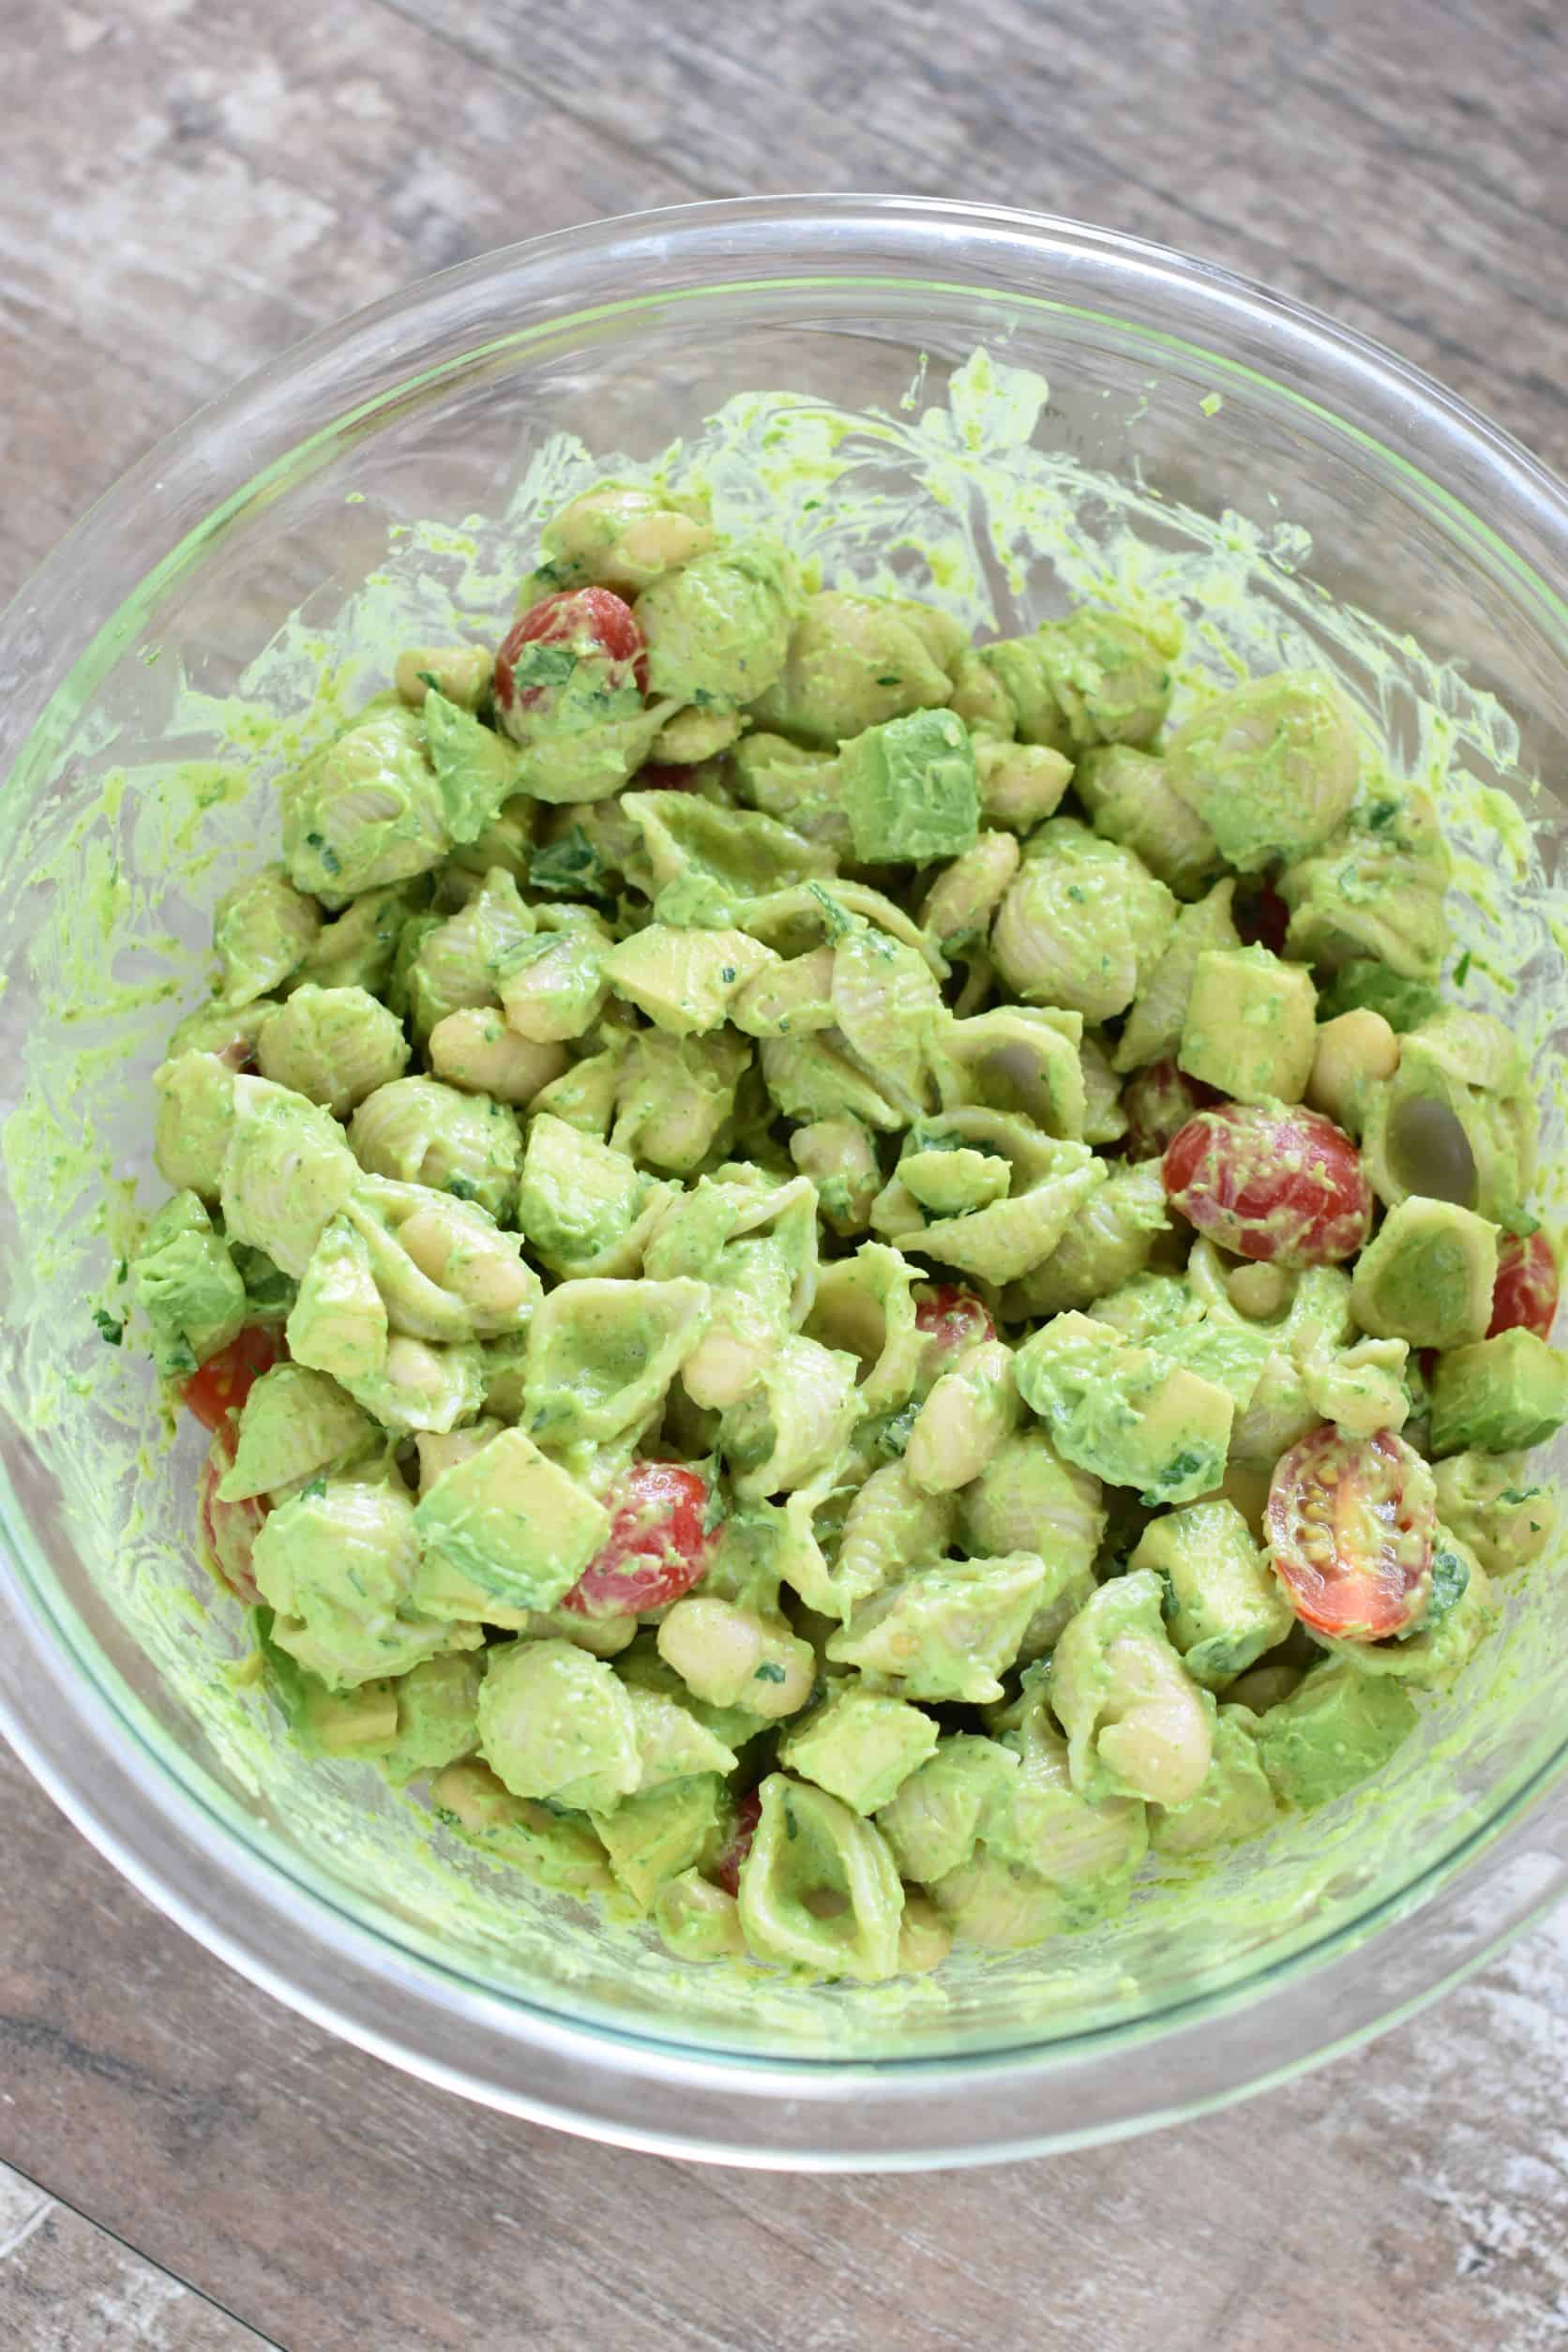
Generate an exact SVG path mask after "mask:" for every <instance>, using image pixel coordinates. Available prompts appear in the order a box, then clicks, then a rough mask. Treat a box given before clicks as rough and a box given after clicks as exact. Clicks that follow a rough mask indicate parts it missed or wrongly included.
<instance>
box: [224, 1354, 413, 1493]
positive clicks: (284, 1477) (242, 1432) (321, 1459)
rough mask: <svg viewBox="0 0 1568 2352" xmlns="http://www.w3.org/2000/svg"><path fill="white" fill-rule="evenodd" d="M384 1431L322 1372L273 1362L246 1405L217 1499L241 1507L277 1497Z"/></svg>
mask: <svg viewBox="0 0 1568 2352" xmlns="http://www.w3.org/2000/svg"><path fill="white" fill-rule="evenodd" d="M379 1437H380V1432H379V1431H378V1430H377V1428H376V1426H375V1425H374V1423H373V1422H372V1421H371V1420H370V1419H369V1416H368V1415H367V1414H365V1413H363V1412H361V1411H360V1410H359V1407H358V1406H357V1405H356V1404H355V1403H354V1399H353V1397H352V1396H345V1395H344V1394H343V1392H342V1390H341V1389H340V1388H339V1386H338V1383H337V1381H336V1380H328V1379H327V1377H326V1375H325V1373H324V1372H312V1371H309V1370H308V1369H307V1368H306V1366H305V1365H304V1364H274V1365H273V1367H272V1370H271V1371H270V1372H264V1373H263V1375H262V1377H261V1379H260V1380H257V1381H256V1383H255V1385H254V1386H253V1387H252V1389H251V1391H250V1394H249V1396H248V1397H247V1398H246V1400H245V1405H244V1408H243V1410H242V1411H241V1413H240V1417H239V1438H238V1441H237V1443H236V1445H235V1448H234V1463H233V1465H232V1467H231V1468H230V1469H229V1470H226V1471H225V1472H224V1474H223V1476H222V1478H221V1479H220V1480H219V1487H218V1494H219V1501H222V1502H243V1501H245V1500H247V1499H248V1498H249V1496H251V1495H268V1494H275V1493H276V1492H277V1491H278V1489H279V1487H280V1486H292V1485H294V1482H295V1480H296V1479H301V1478H312V1477H314V1475H315V1474H316V1472H317V1471H318V1470H327V1469H335V1468H339V1467H340V1466H341V1465H342V1464H344V1463H347V1462H351V1461H354V1460H355V1459H356V1458H358V1457H360V1456H363V1455H366V1454H368V1453H370V1452H373V1451H374V1449H375V1447H376V1445H377V1442H378V1440H379Z"/></svg>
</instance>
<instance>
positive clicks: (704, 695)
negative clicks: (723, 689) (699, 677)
mask: <svg viewBox="0 0 1568 2352" xmlns="http://www.w3.org/2000/svg"><path fill="white" fill-rule="evenodd" d="M691 700H692V706H693V708H694V709H696V710H699V711H711V710H712V709H713V706H714V704H715V703H716V701H717V700H718V697H717V695H716V694H710V693H709V691H708V689H707V687H706V686H693V687H692V689H691Z"/></svg>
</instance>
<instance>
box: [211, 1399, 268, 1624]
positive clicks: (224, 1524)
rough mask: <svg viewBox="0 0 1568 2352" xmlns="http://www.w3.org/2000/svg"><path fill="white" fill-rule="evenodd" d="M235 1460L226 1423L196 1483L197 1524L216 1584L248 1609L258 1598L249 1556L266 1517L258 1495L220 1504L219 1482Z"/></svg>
mask: <svg viewBox="0 0 1568 2352" xmlns="http://www.w3.org/2000/svg"><path fill="white" fill-rule="evenodd" d="M233 1461H234V1423H233V1422H232V1421H225V1422H223V1423H221V1424H220V1425H219V1427H218V1428H217V1429H215V1430H214V1431H213V1439H212V1443H211V1445H209V1446H208V1448H207V1458H206V1460H205V1461H204V1463H203V1464H202V1474H201V1477H200V1478H199V1479H198V1480H197V1482H196V1525H197V1528H198V1530H199V1531H200V1534H201V1539H202V1559H203V1561H204V1564H205V1566H206V1567H207V1568H208V1569H209V1570H210V1571H211V1573H212V1574H213V1576H216V1577H217V1578H218V1581H219V1584H221V1585H223V1586H224V1587H226V1589H227V1590H228V1591H230V1592H232V1593H233V1594H234V1598H235V1600H236V1601H243V1602H244V1603H245V1605H246V1606H247V1607H248V1608H249V1607H252V1606H254V1605H255V1603H256V1602H257V1601H259V1600H260V1599H261V1597H262V1596H261V1594H260V1592H259V1591H257V1589H256V1579H255V1577H254V1576H252V1575H251V1573H250V1553H251V1548H252V1546H253V1545H254V1544H255V1541H256V1534H257V1530H259V1528H260V1527H261V1524H262V1521H263V1520H264V1518H265V1517H266V1515H267V1505H266V1503H265V1502H264V1500H263V1499H262V1497H261V1496H260V1495H251V1496H249V1497H248V1498H247V1499H246V1500H245V1501H244V1502H220V1501H219V1498H218V1482H219V1479H220V1478H221V1477H222V1475H223V1473H224V1471H225V1470H228V1469H229V1467H230V1465H231V1464H232V1463H233Z"/></svg>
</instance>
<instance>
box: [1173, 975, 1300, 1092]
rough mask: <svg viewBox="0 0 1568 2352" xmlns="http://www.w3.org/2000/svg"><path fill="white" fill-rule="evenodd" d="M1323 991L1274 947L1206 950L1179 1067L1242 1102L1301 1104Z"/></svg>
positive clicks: (1194, 978) (1190, 1000)
mask: <svg viewBox="0 0 1568 2352" xmlns="http://www.w3.org/2000/svg"><path fill="white" fill-rule="evenodd" d="M1317 1009H1318V991H1317V989H1316V988H1314V987H1313V985H1312V976H1311V974H1310V972H1307V971H1306V970H1305V969H1304V967H1303V966H1302V965H1301V964H1288V963H1284V962H1282V961H1281V959H1280V958H1279V957H1277V956H1272V955H1271V954H1270V953H1269V951H1268V949H1267V948H1266V947H1236V948H1223V947H1221V948H1215V947H1209V948H1205V949H1204V951H1203V953H1202V954H1201V955H1200V956H1199V958H1198V962H1197V964H1196V965H1195V967H1194V969H1193V976H1192V993H1191V995H1190V996H1189V997H1188V999H1187V1013H1186V1019H1185V1021H1184V1024H1183V1028H1182V1044H1181V1049H1180V1051H1179V1053H1178V1054H1177V1057H1176V1059H1177V1064H1178V1066H1179V1067H1180V1068H1181V1069H1183V1070H1184V1071H1185V1072H1186V1074H1187V1076H1188V1078H1198V1079H1199V1080H1200V1081H1201V1082H1202V1083H1203V1084H1204V1085H1206V1086H1215V1087H1217V1088H1218V1089H1219V1091H1220V1093H1222V1094H1229V1095H1231V1096H1232V1097H1233V1098H1234V1099H1235V1100H1236V1101H1237V1102H1239V1103H1266V1102H1270V1101H1279V1102H1286V1103H1299V1102H1300V1101H1301V1098H1302V1095H1303V1093H1304V1092H1305V1089H1306V1081H1307V1079H1308V1078H1310V1077H1311V1075H1312V1056H1313V1052H1314V1049H1315V1048H1316V1045H1317Z"/></svg>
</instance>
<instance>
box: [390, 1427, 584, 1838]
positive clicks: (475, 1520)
mask: <svg viewBox="0 0 1568 2352" xmlns="http://www.w3.org/2000/svg"><path fill="white" fill-rule="evenodd" d="M415 1523H416V1526H417V1530H418V1534H419V1540H420V1542H421V1544H422V1545H424V1551H425V1556H424V1560H423V1561H422V1562H421V1565H420V1570H419V1576H418V1578H417V1581H416V1588H415V1589H416V1594H417V1597H418V1601H419V1605H420V1606H421V1607H422V1608H425V1609H428V1610H432V1611H438V1610H440V1609H443V1608H445V1607H446V1606H448V1601H447V1595H446V1585H447V1581H448V1579H450V1578H453V1577H455V1578H457V1579H458V1581H459V1583H460V1584H466V1585H469V1586H471V1587H473V1588H475V1589H476V1591H478V1592H479V1593H480V1594H489V1595H491V1596H493V1597H494V1598H495V1599H496V1600H498V1601H500V1602H502V1603H503V1604H504V1605H505V1606H506V1607H508V1608H522V1609H549V1608H553V1607H554V1606H555V1604H556V1602H557V1601H559V1600H561V1599H562V1598H563V1596H564V1595H565V1593H567V1592H569V1591H570V1590H571V1588H572V1586H573V1585H574V1584H575V1583H576V1582H577V1580H578V1578H579V1576H580V1575H581V1574H582V1571H583V1570H584V1568H586V1567H587V1565H588V1562H589V1561H590V1560H592V1559H593V1557H594V1555H595V1553H596V1551H598V1550H599V1548H600V1546H601V1545H603V1543H604V1540H605V1538H606V1537H607V1536H608V1534H609V1533H610V1514H609V1512H608V1511H607V1510H606V1509H605V1507H604V1505H603V1504H602V1503H601V1502H598V1501H596V1500H595V1498H594V1497H593V1496H592V1495H591V1494H589V1493H588V1492H587V1491H586V1489H585V1488H583V1487H581V1486H580V1485H578V1484H577V1482H576V1480H575V1479H572V1478H568V1477H567V1475H566V1473H565V1470H560V1469H558V1468H557V1467H556V1465H555V1464H554V1463H553V1462H551V1461H550V1460H549V1459H547V1457H546V1456H545V1455H543V1454H541V1453H540V1452H539V1449H538V1447H537V1446H536V1445H535V1443H534V1440H533V1439H532V1438H530V1437H527V1436H525V1435H524V1433H523V1432H522V1430H520V1429H504V1430H503V1431H502V1432H501V1435H500V1436H499V1437H498V1438H494V1439H492V1440H491V1441H490V1444H489V1445H487V1446H482V1447H481V1448H480V1449H479V1451H478V1452H477V1453H476V1454H471V1455H469V1456H468V1459H467V1460H466V1461H463V1462H455V1463H454V1464H453V1465H452V1467H451V1469H450V1470H443V1472H442V1474H441V1476H440V1477H439V1478H438V1479H437V1480H436V1482H435V1484H434V1485H433V1486H431V1487H430V1490H429V1492H428V1493H427V1494H425V1495H423V1496H422V1497H421V1498H420V1500H419V1505H418V1508H417V1510H416V1512H415ZM477 1613H478V1614H479V1615H480V1616H481V1617H482V1616H483V1611H482V1610H479V1611H478V1612H477ZM452 1614H454V1615H458V1614H462V1615H467V1614H468V1611H467V1610H463V1611H459V1610H457V1609H456V1608H455V1607H454V1608H453V1610H452ZM491 1760H492V1761H493V1758H492V1759H491ZM503 1777H504V1778H505V1775H503ZM507 1785H508V1787H509V1786H510V1785H511V1784H510V1783H508V1784H507ZM518 1793H519V1794H520V1795H522V1796H541V1795H548V1794H549V1793H550V1792H549V1791H548V1790H541V1789H522V1790H520V1791H519V1792H518Z"/></svg>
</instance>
